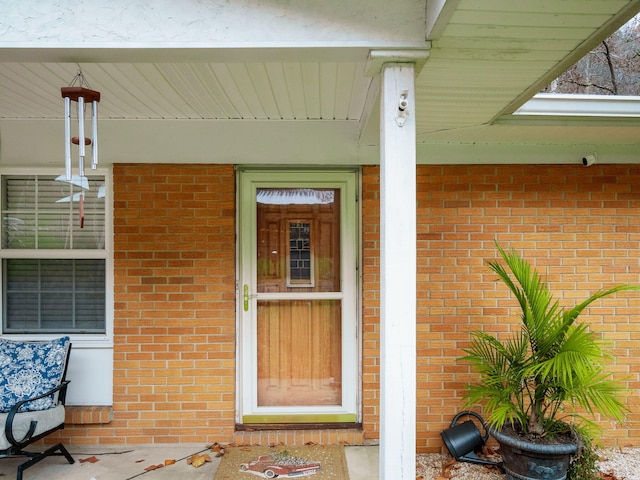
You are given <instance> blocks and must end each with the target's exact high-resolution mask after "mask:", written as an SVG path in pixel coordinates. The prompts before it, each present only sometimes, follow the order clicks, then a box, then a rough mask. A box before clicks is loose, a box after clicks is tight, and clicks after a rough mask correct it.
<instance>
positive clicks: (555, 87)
mask: <svg viewBox="0 0 640 480" xmlns="http://www.w3.org/2000/svg"><path fill="white" fill-rule="evenodd" d="M543 91H544V92H547V93H584V94H590V95H640V14H638V15H636V16H635V17H634V18H632V19H631V20H630V21H629V22H627V23H626V24H625V25H623V26H622V27H621V28H620V29H619V30H617V31H616V32H615V33H614V34H613V35H611V36H610V37H609V38H607V39H606V40H604V41H603V42H602V43H600V45H598V46H597V47H596V48H594V49H593V50H591V52H589V53H588V54H587V55H585V56H584V57H583V58H581V59H580V60H579V61H578V63H576V64H575V65H573V66H572V67H571V68H570V69H569V70H567V71H566V72H565V73H563V74H562V75H560V76H559V77H558V78H556V79H555V80H554V81H553V82H551V85H549V86H548V87H546V88H545V89H544V90H543Z"/></svg>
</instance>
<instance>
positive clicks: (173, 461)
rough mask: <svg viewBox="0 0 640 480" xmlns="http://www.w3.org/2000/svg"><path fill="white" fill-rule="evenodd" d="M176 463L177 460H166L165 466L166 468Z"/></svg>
mask: <svg viewBox="0 0 640 480" xmlns="http://www.w3.org/2000/svg"><path fill="white" fill-rule="evenodd" d="M174 463H176V461H175V460H173V459H171V460H165V461H164V466H165V467H166V466H167V465H173V464H174Z"/></svg>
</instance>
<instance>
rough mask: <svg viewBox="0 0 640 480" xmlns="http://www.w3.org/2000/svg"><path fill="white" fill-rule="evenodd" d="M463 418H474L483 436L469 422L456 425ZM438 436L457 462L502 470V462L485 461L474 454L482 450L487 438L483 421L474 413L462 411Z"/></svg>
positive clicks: (474, 425) (486, 429)
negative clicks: (478, 423) (480, 427)
mask: <svg viewBox="0 0 640 480" xmlns="http://www.w3.org/2000/svg"><path fill="white" fill-rule="evenodd" d="M464 416H471V417H475V418H476V419H477V420H478V421H479V422H480V424H481V425H482V428H484V435H482V434H481V433H480V430H478V427H477V426H476V424H475V423H474V422H473V421H471V420H467V421H465V422H462V423H458V420H460V418H462V417H464ZM440 436H441V437H442V440H444V444H445V445H446V446H447V450H449V453H450V454H451V455H452V456H453V458H455V459H456V460H458V461H459V462H469V463H480V464H483V465H494V466H496V467H498V468H500V469H501V470H502V462H492V461H490V460H485V459H484V458H480V457H479V456H478V455H477V454H476V452H477V451H478V450H482V447H483V446H484V444H485V443H486V442H487V439H488V438H489V429H488V428H487V425H486V424H485V422H484V419H483V418H482V417H481V416H480V415H478V414H477V413H476V412H472V411H470V410H464V411H462V412H460V413H458V414H457V415H456V416H455V417H453V420H452V421H451V426H450V427H449V428H448V429H446V430H443V431H442V432H440Z"/></svg>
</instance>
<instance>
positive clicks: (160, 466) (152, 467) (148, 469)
mask: <svg viewBox="0 0 640 480" xmlns="http://www.w3.org/2000/svg"><path fill="white" fill-rule="evenodd" d="M162 467H164V465H162V464H160V465H149V466H148V467H147V468H145V469H144V470H145V471H146V472H150V471H152V470H157V469H159V468H162Z"/></svg>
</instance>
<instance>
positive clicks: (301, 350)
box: [257, 300, 342, 406]
mask: <svg viewBox="0 0 640 480" xmlns="http://www.w3.org/2000/svg"><path fill="white" fill-rule="evenodd" d="M341 315H342V313H341V302H340V301H339V300H290V301H259V302H258V332H257V333H258V406H318V405H321V406H329V405H341V403H342V351H341V350H342V346H341V345H342V340H341V337H342V335H341V330H342V325H341V320H340V319H341Z"/></svg>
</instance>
